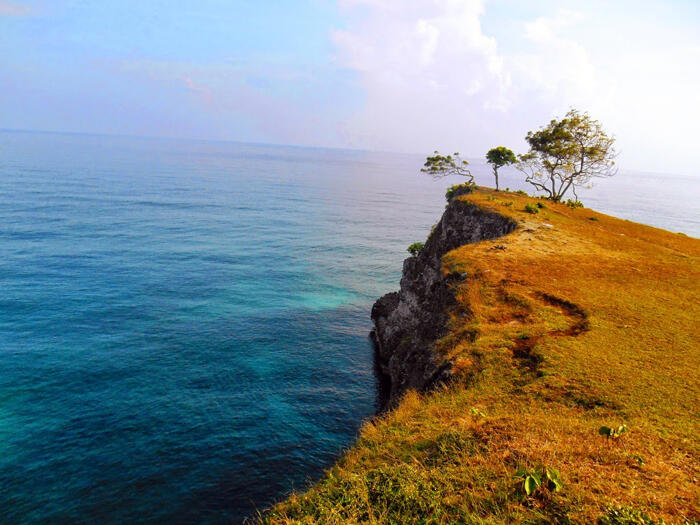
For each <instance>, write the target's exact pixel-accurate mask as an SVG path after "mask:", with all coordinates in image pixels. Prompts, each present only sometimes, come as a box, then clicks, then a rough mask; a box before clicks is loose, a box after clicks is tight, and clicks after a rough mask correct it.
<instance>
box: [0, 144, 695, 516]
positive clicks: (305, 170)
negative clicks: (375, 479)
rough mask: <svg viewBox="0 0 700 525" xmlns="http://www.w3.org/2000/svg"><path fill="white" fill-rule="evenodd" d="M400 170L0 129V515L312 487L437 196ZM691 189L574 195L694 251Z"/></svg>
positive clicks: (367, 383)
mask: <svg viewBox="0 0 700 525" xmlns="http://www.w3.org/2000/svg"><path fill="white" fill-rule="evenodd" d="M420 166H421V157H420V156H415V155H413V156H412V155H400V154H389V153H370V152H359V151H344V150H328V149H314V148H299V147H282V146H265V145H250V144H238V143H225V142H206V141H184V140H160V139H136V138H124V137H106V136H90V135H70V134H51V133H27V132H7V131H6V132H0V522H1V523H12V524H15V523H17V524H19V523H78V522H80V523H135V522H138V523H231V522H233V523H238V522H241V521H242V520H243V519H244V517H245V516H250V515H252V514H254V513H255V512H256V510H259V509H263V508H265V506H267V505H269V504H270V503H271V502H273V501H274V500H276V499H279V498H281V497H283V496H284V494H286V493H288V492H289V490H291V489H292V488H295V489H297V490H302V489H304V487H306V486H307V484H308V483H309V482H310V481H313V480H315V479H318V477H319V476H320V475H321V474H322V472H323V469H325V468H327V467H329V466H330V465H331V464H332V463H333V461H334V460H335V459H337V458H338V456H339V455H340V454H341V453H342V451H343V449H344V448H346V447H348V446H349V445H350V444H351V443H352V441H353V439H354V438H355V436H356V435H357V432H358V429H359V427H360V425H361V423H362V421H363V420H366V419H367V418H369V417H371V416H372V414H373V413H374V412H375V410H376V407H377V384H376V380H375V376H374V373H373V354H372V346H371V342H370V340H369V338H368V332H369V330H370V328H371V322H370V319H369V312H370V309H371V306H372V303H373V301H374V300H375V299H376V298H377V297H379V296H380V295H382V294H384V293H386V292H388V291H391V290H394V289H396V288H397V287H398V281H399V278H400V272H401V264H402V260H403V259H404V257H405V256H406V253H405V249H406V247H407V246H408V245H409V244H410V243H412V242H415V241H421V240H424V239H425V238H426V236H427V234H428V233H429V231H430V227H431V225H432V224H434V223H435V222H436V221H437V220H438V219H439V216H440V214H441V211H442V209H443V207H444V191H445V188H446V186H447V185H449V184H451V183H454V182H456V181H455V180H449V181H447V180H441V181H433V180H431V179H430V178H429V177H427V176H424V175H421V174H420V173H419V168H420ZM474 172H475V173H476V175H477V182H480V183H483V184H490V181H491V178H490V172H489V170H488V167H487V166H486V165H484V164H483V163H481V162H480V161H478V162H475V163H474ZM502 179H503V182H502V185H503V186H510V187H511V189H516V188H523V189H525V186H524V185H523V183H521V182H519V180H520V178H519V176H518V175H517V174H516V173H515V172H513V171H512V170H511V171H509V170H505V171H504V174H503V175H502ZM699 190H700V179H698V178H692V177H689V178H688V177H686V178H683V177H677V176H671V175H654V174H641V173H627V172H624V171H623V172H621V173H620V174H618V175H617V176H616V177H615V178H613V179H609V180H604V181H601V182H600V183H599V184H598V186H597V187H596V188H595V189H593V190H590V191H583V192H581V194H580V197H581V199H582V200H583V201H584V203H585V204H586V205H587V206H591V207H595V208H597V209H598V210H600V211H604V212H608V213H611V214H614V215H618V216H621V217H624V218H628V219H631V220H636V221H641V222H645V223H648V224H653V225H655V226H659V227H663V228H667V229H670V230H673V231H682V232H685V233H686V234H689V235H694V236H698V235H700V213H699V212H700V210H698V201H699V200H700V199H699V198H698V197H699Z"/></svg>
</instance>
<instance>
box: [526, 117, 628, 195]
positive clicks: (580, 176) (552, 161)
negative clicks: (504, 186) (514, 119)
mask: <svg viewBox="0 0 700 525" xmlns="http://www.w3.org/2000/svg"><path fill="white" fill-rule="evenodd" d="M525 140H526V141H527V143H528V144H529V145H530V150H529V151H528V152H527V153H525V154H524V155H520V157H519V159H518V163H517V164H516V167H517V168H518V169H519V170H520V171H521V172H523V173H524V174H525V180H526V181H527V182H529V183H530V184H532V185H533V186H534V187H535V188H536V189H537V190H540V191H542V192H544V193H545V194H546V195H547V197H548V198H550V199H552V200H553V201H560V200H561V199H562V197H564V195H565V194H566V192H567V191H569V189H571V191H572V192H573V194H574V197H576V200H578V195H577V194H576V189H577V188H579V187H581V186H587V185H589V183H590V182H591V180H592V179H594V178H597V177H611V176H613V175H614V174H615V173H616V172H617V169H616V168H615V157H616V153H615V148H614V143H615V139H614V138H613V137H609V136H608V135H607V134H606V133H605V131H603V128H602V126H601V125H600V122H598V121H597V120H593V119H592V118H591V117H590V116H589V115H588V113H579V112H578V111H576V110H575V109H571V110H569V112H568V113H567V114H566V115H565V116H564V118H563V119H561V120H557V119H553V120H552V121H551V122H550V123H549V124H548V125H547V126H545V127H543V128H541V129H540V130H539V131H535V132H533V131H530V132H528V134H527V136H526V137H525Z"/></svg>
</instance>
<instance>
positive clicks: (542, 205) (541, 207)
mask: <svg viewBox="0 0 700 525" xmlns="http://www.w3.org/2000/svg"><path fill="white" fill-rule="evenodd" d="M535 206H537V207H538V208H539V209H540V210H541V209H543V208H546V206H545V205H544V202H542V201H540V202H537V203H535Z"/></svg>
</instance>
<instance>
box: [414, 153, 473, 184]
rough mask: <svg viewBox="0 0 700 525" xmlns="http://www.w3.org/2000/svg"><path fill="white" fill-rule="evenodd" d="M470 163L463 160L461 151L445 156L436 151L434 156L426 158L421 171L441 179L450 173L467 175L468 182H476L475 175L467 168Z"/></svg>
mask: <svg viewBox="0 0 700 525" xmlns="http://www.w3.org/2000/svg"><path fill="white" fill-rule="evenodd" d="M468 165H469V162H468V161H466V160H462V159H461V158H460V156H459V153H454V154H452V155H447V156H443V155H440V153H439V152H437V151H436V152H435V154H434V155H433V156H432V157H427V158H426V159H425V164H423V168H421V171H422V172H423V173H427V174H428V175H430V176H431V177H433V178H434V179H440V178H442V177H447V176H448V175H460V176H462V177H466V178H467V182H468V183H470V184H471V183H473V182H474V176H473V175H472V174H471V172H470V171H469V168H467V166H468Z"/></svg>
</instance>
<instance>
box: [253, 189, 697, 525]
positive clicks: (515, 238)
mask: <svg viewBox="0 0 700 525" xmlns="http://www.w3.org/2000/svg"><path fill="white" fill-rule="evenodd" d="M461 198H462V199H466V200H468V201H470V202H471V203H473V204H475V205H477V206H480V207H483V208H487V209H490V210H493V211H497V212H499V213H501V214H503V215H507V216H510V217H513V218H515V219H516V220H517V221H518V223H519V228H518V229H517V230H516V231H515V232H514V233H512V234H510V235H508V236H506V237H503V238H500V239H497V240H494V241H488V242H482V243H479V244H475V245H467V246H463V247H461V248H458V249H456V250H454V251H452V252H450V253H449V254H447V255H446V256H445V258H444V259H443V269H444V271H445V272H446V273H447V272H451V271H459V272H463V273H466V275H467V277H466V278H465V280H464V282H463V283H462V284H460V285H459V286H458V287H457V289H456V290H455V293H456V296H457V299H458V305H457V307H456V308H455V309H454V311H453V312H452V320H451V332H450V334H449V335H448V336H446V337H445V338H444V339H442V340H441V341H439V342H438V343H437V345H436V346H437V349H438V351H440V352H443V353H445V354H446V355H448V356H449V357H450V358H452V359H453V361H454V363H455V368H456V369H458V370H461V371H463V373H464V377H465V378H466V377H469V378H470V380H469V383H468V384H467V383H466V380H465V382H464V383H460V382H459V381H458V382H456V383H455V384H453V385H452V386H450V387H449V388H446V389H443V390H441V391H438V392H435V393H432V394H429V395H419V394H417V393H413V392H412V393H409V394H408V395H406V396H405V398H404V399H403V400H402V402H401V403H400V405H399V406H398V408H396V409H395V410H394V411H392V412H391V413H389V414H387V415H385V416H384V417H382V418H379V419H377V420H376V421H373V422H370V423H367V424H366V425H365V426H364V428H363V430H362V432H361V436H360V438H359V440H358V442H357V443H356V444H355V445H354V446H353V447H352V448H351V449H350V450H349V451H348V452H347V454H346V455H345V456H344V457H343V459H342V460H341V461H340V462H339V463H338V464H337V465H336V466H335V467H334V468H333V469H331V471H329V473H328V475H327V476H326V477H325V478H324V479H323V480H322V481H321V482H319V483H318V484H316V485H315V486H314V487H312V488H311V489H310V490H309V491H308V492H306V493H303V494H294V495H292V496H291V497H290V498H288V499H287V500H286V501H284V502H282V503H280V504H278V505H277V506H276V507H274V509H272V511H271V512H269V513H268V514H266V515H265V516H264V518H263V520H264V521H265V522H267V523H324V524H325V523H329V524H330V523H397V524H403V523H538V522H539V523H595V522H596V521H597V520H603V521H601V523H603V522H605V523H660V522H661V520H665V522H667V523H684V522H694V521H697V520H698V519H700V489H699V488H698V487H699V486H700V439H699V438H698V435H699V432H700V381H698V370H699V365H700V333H699V329H700V325H699V322H698V319H700V293H699V292H700V264H699V262H700V241H698V240H697V239H693V238H689V237H687V236H685V235H681V234H674V233H670V232H666V231H663V230H659V229H656V228H651V227H649V226H644V225H640V224H636V223H632V222H629V221H623V220H619V219H616V218H613V217H609V216H606V215H603V214H600V213H596V212H593V211H591V210H588V209H580V208H579V209H571V208H569V207H567V206H566V205H563V204H555V203H551V202H548V201H538V200H537V199H534V198H532V197H528V196H523V195H518V194H513V193H506V192H495V191H491V190H486V189H482V190H479V191H478V192H475V193H474V194H472V195H470V196H468V197H461ZM510 202H512V205H508V203H510ZM537 202H542V203H543V204H544V206H545V207H544V208H541V209H540V210H539V213H536V214H531V213H526V212H525V211H524V208H525V206H526V205H527V204H535V203H537ZM467 312H468V314H466V313H467ZM465 314H466V315H465ZM475 334H476V336H475ZM623 423H624V424H626V425H627V427H628V428H629V431H628V432H627V433H626V434H623V435H622V437H621V438H619V439H615V440H608V439H606V438H605V437H603V436H600V435H599V434H598V429H599V427H601V426H602V425H607V426H618V425H621V424H623ZM520 467H525V468H531V469H536V470H541V469H542V468H543V467H553V468H556V469H558V470H559V471H560V472H561V477H562V479H563V482H564V487H563V489H562V490H561V491H558V492H551V491H549V490H545V489H541V490H538V491H536V492H535V494H534V495H533V496H531V497H526V496H525V495H524V494H523V491H522V483H521V482H519V481H518V480H516V479H514V474H515V472H516V471H517V470H518V469H519V468H520ZM615 507H620V509H618V512H617V514H615V513H614V512H613V511H612V510H611V509H613V508H615ZM645 515H646V516H645ZM606 516H607V518H606ZM621 516H623V517H621ZM624 516H627V517H626V518H625V517H624ZM605 519H608V520H609V521H604V520H605Z"/></svg>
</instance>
